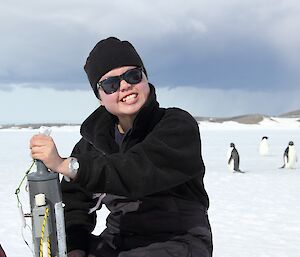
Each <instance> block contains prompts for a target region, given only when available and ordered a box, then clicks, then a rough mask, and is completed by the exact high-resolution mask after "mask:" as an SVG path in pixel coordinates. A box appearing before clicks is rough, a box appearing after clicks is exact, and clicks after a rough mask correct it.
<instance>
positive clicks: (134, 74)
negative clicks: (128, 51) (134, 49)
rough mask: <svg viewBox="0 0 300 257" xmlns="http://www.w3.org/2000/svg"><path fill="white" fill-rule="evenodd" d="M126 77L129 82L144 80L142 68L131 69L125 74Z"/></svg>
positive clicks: (134, 82)
mask: <svg viewBox="0 0 300 257" xmlns="http://www.w3.org/2000/svg"><path fill="white" fill-rule="evenodd" d="M124 79H125V81H126V82H127V83H129V84H137V83H140V82H141V80H142V70H141V69H140V68H136V69H131V70H129V71H127V72H126V73H125V74H124Z"/></svg>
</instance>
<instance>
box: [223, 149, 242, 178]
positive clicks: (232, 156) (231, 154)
mask: <svg viewBox="0 0 300 257" xmlns="http://www.w3.org/2000/svg"><path fill="white" fill-rule="evenodd" d="M227 165H228V169H229V171H231V172H241V173H244V171H241V170H240V155H239V153H238V151H237V150H236V148H235V144H234V143H230V147H229V149H228V151H227Z"/></svg>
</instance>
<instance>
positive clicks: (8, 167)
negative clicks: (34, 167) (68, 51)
mask: <svg viewBox="0 0 300 257" xmlns="http://www.w3.org/2000/svg"><path fill="white" fill-rule="evenodd" d="M199 128H200V133H201V139H202V155H203V159H204V162H205V165H206V175H205V181H204V182H205V187H206V190H207V192H208V195H209V197H210V208H209V211H208V214H209V217H210V223H211V227H212V231H213V240H214V254H213V256H214V257H254V256H255V257H291V256H300V244H299V243H298V241H299V238H300V218H299V217H300V163H299V161H298V162H297V163H296V166H295V168H294V169H289V170H287V169H279V167H280V166H282V164H283V152H284V150H285V148H286V147H287V145H288V142H289V141H293V142H294V144H295V146H296V149H297V148H298V149H299V151H300V123H299V122H297V119H292V118H274V119H272V120H271V119H265V120H263V121H262V122H261V123H260V124H256V125H244V124H238V123H235V122H224V123H212V122H201V123H200V124H199ZM37 132H38V131H37V130H33V129H0V143H1V146H2V147H1V149H0V160H1V161H0V173H1V175H2V176H1V180H0V202H1V214H0V215H1V216H0V244H1V245H2V247H3V248H4V250H5V251H6V254H7V256H8V257H24V256H25V257H27V256H32V254H31V251H30V249H29V248H28V247H27V246H26V244H25V243H24V241H23V239H22V233H21V231H22V229H21V218H20V215H19V211H18V208H17V199H16V196H15V189H16V188H17V186H18V185H19V183H20V182H21V180H22V178H23V176H24V173H25V172H26V170H27V169H28V168H29V166H30V164H31V158H30V155H29V149H28V141H29V139H30V137H31V136H32V135H33V134H35V133H37ZM52 136H53V138H54V139H55V141H56V142H57V147H58V150H59V152H60V153H61V155H62V156H68V155H69V154H70V152H71V150H72V147H73V145H74V144H75V143H76V142H77V140H78V139H79V138H80V135H79V126H74V127H68V126H65V127H53V128H52ZM263 136H268V137H269V139H268V141H269V154H268V155H267V156H260V155H259V151H258V146H259V143H260V140H261V138H262V137H263ZM231 142H233V143H235V146H236V148H237V150H238V151H239V154H240V168H241V170H244V171H246V173H243V174H242V173H231V172H229V171H228V170H227V161H226V154H227V149H228V147H229V144H230V143H231ZM299 151H298V159H299ZM24 184H25V183H24ZM20 199H21V201H22V204H23V209H24V212H29V201H28V192H26V190H25V187H24V186H23V187H22V188H21V193H20ZM107 213H108V212H107V210H106V209H105V208H103V210H100V211H99V212H98V221H99V225H98V226H97V228H96V229H95V233H96V234H98V233H100V232H101V230H102V229H103V228H104V226H105V217H106V215H107ZM27 224H29V225H31V223H30V220H27ZM23 234H24V238H25V240H26V241H28V242H30V241H31V234H30V230H29V229H28V228H26V229H25V231H24V233H23Z"/></svg>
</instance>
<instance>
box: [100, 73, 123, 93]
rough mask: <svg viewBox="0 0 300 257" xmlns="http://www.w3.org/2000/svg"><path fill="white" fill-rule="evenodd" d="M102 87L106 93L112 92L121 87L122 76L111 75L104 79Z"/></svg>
mask: <svg viewBox="0 0 300 257" xmlns="http://www.w3.org/2000/svg"><path fill="white" fill-rule="evenodd" d="M101 87H102V89H103V91H104V92H105V93H106V94H112V93H114V92H116V91H117V90H118V89H119V87H120V78H119V77H111V78H108V79H106V80H103V81H102V83H101Z"/></svg>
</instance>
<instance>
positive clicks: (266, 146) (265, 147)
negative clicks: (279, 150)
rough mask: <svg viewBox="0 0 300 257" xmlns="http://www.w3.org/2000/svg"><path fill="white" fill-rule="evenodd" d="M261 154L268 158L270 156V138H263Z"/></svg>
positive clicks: (260, 145)
mask: <svg viewBox="0 0 300 257" xmlns="http://www.w3.org/2000/svg"><path fill="white" fill-rule="evenodd" d="M259 154H260V155H261V156H266V155H268V154H269V143H268V137H266V136H264V137H262V139H261V141H260V144H259Z"/></svg>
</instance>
